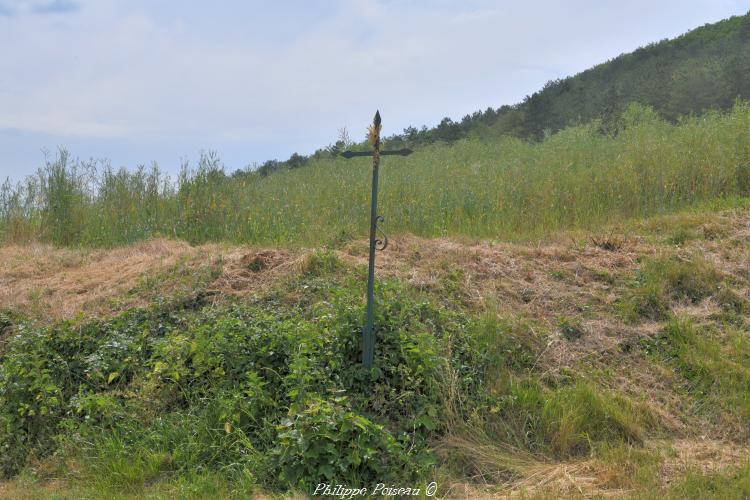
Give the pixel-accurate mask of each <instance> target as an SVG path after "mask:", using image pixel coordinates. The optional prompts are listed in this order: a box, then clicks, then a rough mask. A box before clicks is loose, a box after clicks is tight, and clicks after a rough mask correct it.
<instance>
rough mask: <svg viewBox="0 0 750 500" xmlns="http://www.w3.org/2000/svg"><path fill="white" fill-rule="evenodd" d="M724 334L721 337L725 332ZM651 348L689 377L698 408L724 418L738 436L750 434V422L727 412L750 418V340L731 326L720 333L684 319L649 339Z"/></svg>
mask: <svg viewBox="0 0 750 500" xmlns="http://www.w3.org/2000/svg"><path fill="white" fill-rule="evenodd" d="M719 333H720V334H721V335H719ZM645 346H646V349H647V350H649V351H651V352H654V353H659V354H661V355H663V356H665V359H666V360H667V361H668V362H669V363H670V364H672V365H673V366H674V367H675V368H676V369H677V371H678V372H679V373H680V375H681V376H682V377H684V378H685V379H686V380H687V381H688V385H687V393H688V395H689V396H690V397H691V398H692V402H693V405H692V411H693V412H697V413H707V414H709V415H712V416H713V417H714V418H717V419H719V418H721V419H722V423H723V424H724V425H726V426H727V429H730V428H732V430H733V432H735V433H736V437H738V438H741V437H743V436H744V437H750V433H748V429H747V427H746V426H745V425H737V424H732V423H731V421H730V420H729V419H727V418H726V416H725V415H726V414H727V413H729V414H731V415H736V416H737V417H739V419H740V421H742V422H747V420H748V419H750V392H749V391H748V387H750V367H749V366H748V364H747V362H748V360H750V339H748V337H747V335H746V333H745V332H743V331H740V330H734V329H731V328H726V327H725V328H722V329H721V330H719V331H716V330H714V329H711V328H699V327H696V326H695V325H693V324H692V323H691V322H690V321H689V320H687V319H684V318H674V319H672V320H670V321H669V322H668V323H667V325H666V327H665V328H664V331H663V333H662V335H661V336H659V337H657V338H655V339H653V340H650V341H648V342H646V343H645Z"/></svg>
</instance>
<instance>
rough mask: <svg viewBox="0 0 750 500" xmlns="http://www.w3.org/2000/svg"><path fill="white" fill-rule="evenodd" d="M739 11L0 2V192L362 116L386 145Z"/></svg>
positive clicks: (257, 150) (723, 6)
mask: <svg viewBox="0 0 750 500" xmlns="http://www.w3.org/2000/svg"><path fill="white" fill-rule="evenodd" d="M748 10H750V0H747V1H739V0H738V1H735V0H664V1H654V0H649V1H645V0H631V1H629V2H602V1H596V0H567V1H563V0H559V1H558V0H547V1H541V0H537V1H525V2H515V1H513V2H512V1H494V2H493V1H483V0H463V1H448V0H432V1H427V0H347V1H345V0H340V1H337V0H308V1H282V0H279V1H276V2H270V1H266V2H259V1H234V0H224V1H221V0H217V1H216V2H197V1H193V2H188V1H181V2H178V1H167V0H152V1H142V0H131V1H125V0H0V150H1V151H2V157H1V158H0V178H5V177H6V176H10V177H11V178H20V177H21V176H23V175H26V174H30V173H33V172H34V171H35V170H36V168H37V167H38V166H40V165H41V164H42V163H43V162H44V155H43V153H42V151H44V150H48V151H52V152H54V151H55V150H56V149H57V147H60V146H62V147H66V148H67V149H69V150H70V151H71V153H72V154H73V155H74V156H77V157H81V158H91V157H93V158H106V159H109V160H110V161H111V163H112V165H113V166H116V167H119V166H126V167H135V166H137V165H138V164H150V162H152V161H156V162H157V163H158V164H159V165H160V166H161V167H163V168H165V169H167V170H168V171H171V172H176V171H177V169H178V167H179V164H180V161H181V160H182V159H188V160H193V161H194V160H196V159H197V157H198V155H199V152H200V151H201V150H215V151H217V152H218V153H219V155H220V157H221V158H222V159H223V161H224V163H225V164H226V166H227V169H229V170H233V169H236V168H243V167H245V166H247V165H249V164H252V163H253V162H263V161H264V160H267V159H271V158H278V159H285V158H288V157H289V155H290V154H291V153H292V152H295V151H296V152H300V153H303V154H304V153H310V152H312V151H314V150H315V149H316V148H318V147H322V146H325V145H327V144H329V143H332V142H334V141H335V140H336V137H337V135H338V130H339V129H341V128H342V127H347V129H348V130H349V131H350V133H351V135H352V136H353V137H354V138H356V139H360V138H362V137H364V132H365V127H366V125H367V123H368V122H369V121H370V120H371V118H372V114H373V112H374V111H375V109H376V108H379V109H380V111H381V114H382V115H383V125H384V133H385V134H386V135H389V134H392V133H396V132H399V131H401V130H402V129H403V128H404V127H406V126H409V125H415V126H421V125H423V124H426V125H434V124H436V123H437V122H439V121H440V119H441V118H442V117H444V116H450V117H452V118H454V119H460V118H461V117H462V116H463V115H465V114H467V113H471V112H472V111H475V110H477V109H485V108H487V107H488V106H493V107H498V106H500V105H502V104H513V103H515V102H518V101H520V100H522V99H523V97H524V96H525V95H527V94H530V93H532V92H533V91H535V90H537V89H539V88H540V87H541V86H543V85H544V83H545V82H546V81H548V80H550V79H554V78H559V77H564V76H567V75H571V74H574V73H577V72H579V71H582V70H584V69H586V68H588V67H590V66H592V65H594V64H597V63H599V62H603V61H605V60H607V59H609V58H612V57H615V56H617V55H618V54H620V53H622V52H629V51H631V50H633V49H635V48H636V47H638V46H641V45H644V44H646V43H649V42H652V41H658V40H660V39H663V38H667V37H673V36H676V35H679V34H681V33H683V32H685V31H687V30H689V29H692V28H694V27H697V26H700V25H702V24H705V23H709V22H715V21H718V20H720V19H723V18H726V17H729V16H731V15H737V14H744V13H746V12H747V11H748Z"/></svg>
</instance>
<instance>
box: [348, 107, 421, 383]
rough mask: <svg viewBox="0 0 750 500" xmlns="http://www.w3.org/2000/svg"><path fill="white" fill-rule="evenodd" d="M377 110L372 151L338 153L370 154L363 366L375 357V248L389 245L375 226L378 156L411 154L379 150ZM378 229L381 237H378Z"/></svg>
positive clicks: (371, 132)
mask: <svg viewBox="0 0 750 500" xmlns="http://www.w3.org/2000/svg"><path fill="white" fill-rule="evenodd" d="M380 124H381V120H380V111H376V112H375V118H374V119H373V121H372V125H371V126H370V127H369V129H368V132H369V133H368V138H369V140H370V144H371V145H372V151H344V152H343V153H341V156H343V157H344V158H347V159H348V158H354V157H355V156H372V195H371V201H370V254H369V257H368V262H367V310H366V312H365V325H364V327H363V328H362V364H363V365H364V367H365V368H372V363H373V359H374V357H375V333H374V331H373V315H374V308H375V251H376V250H385V248H386V247H387V246H388V237H387V236H386V235H385V233H384V232H383V230H382V229H381V228H380V227H379V226H378V222H381V223H382V222H383V220H384V219H383V216H382V215H378V170H379V168H380V157H381V156H387V155H399V156H407V155H409V154H411V150H410V149H406V148H404V149H399V150H394V151H381V150H380V128H381V126H380ZM378 232H380V234H382V235H383V239H382V240H381V239H379V238H378Z"/></svg>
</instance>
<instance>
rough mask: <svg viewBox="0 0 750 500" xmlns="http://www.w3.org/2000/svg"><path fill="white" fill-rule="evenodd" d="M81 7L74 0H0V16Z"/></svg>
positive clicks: (59, 11)
mask: <svg viewBox="0 0 750 500" xmlns="http://www.w3.org/2000/svg"><path fill="white" fill-rule="evenodd" d="M80 9H81V6H80V5H79V3H78V2H77V1H75V0H0V16H2V17H15V16H17V15H18V14H67V13H71V12H78V11H79V10H80Z"/></svg>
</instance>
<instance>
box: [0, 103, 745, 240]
mask: <svg viewBox="0 0 750 500" xmlns="http://www.w3.org/2000/svg"><path fill="white" fill-rule="evenodd" d="M369 170H370V163H369V161H368V160H367V159H354V160H345V159H343V158H335V159H334V158H329V159H321V160H316V161H312V162H311V163H310V164H309V166H307V167H304V168H300V169H295V170H288V171H281V172H278V173H275V174H274V175H269V176H266V177H263V176H261V175H257V174H253V173H246V174H244V175H234V176H228V175H226V174H225V173H224V170H223V166H222V164H221V162H220V160H219V159H218V158H217V157H216V156H215V155H204V156H203V157H202V158H201V159H200V161H199V163H198V165H197V167H196V168H194V169H190V168H188V167H187V166H185V167H183V169H182V171H181V173H180V175H179V176H178V177H177V179H176V180H174V181H173V180H170V179H169V178H168V177H167V176H166V175H165V174H164V173H162V172H161V171H160V170H159V169H158V167H156V166H153V167H152V168H151V169H145V168H143V167H141V168H139V169H137V170H136V171H124V170H120V171H114V170H113V169H111V168H110V167H109V166H108V165H106V164H104V165H103V164H101V163H92V162H89V163H81V162H75V161H71V160H70V159H69V158H68V155H67V153H65V152H61V153H60V154H59V156H58V157H57V158H56V159H55V160H54V161H50V162H48V164H47V165H46V166H45V167H44V168H42V169H40V170H39V173H38V175H37V176H36V177H35V178H30V179H27V180H26V182H25V183H23V184H21V185H18V186H13V185H11V184H10V183H8V182H6V183H5V184H4V185H3V186H2V190H1V192H0V241H6V242H8V241H15V240H18V239H25V238H35V239H41V240H46V241H51V242H54V243H56V244H63V245H70V244H80V245H93V246H111V245H117V244H122V243H128V242H132V241H135V240H138V239H141V238H146V237H149V236H155V235H169V236H173V237H178V238H182V239H186V240H188V241H190V242H192V243H200V242H205V241H213V240H225V241H230V242H248V243H259V244H276V245H292V246H295V245H319V244H321V243H332V242H335V241H341V240H342V239H347V238H351V237H363V236H365V235H366V232H367V226H368V220H367V218H368V210H369V208H368V207H369V194H370V186H369V182H370V176H369ZM381 179H382V181H381V192H380V206H381V207H382V209H381V212H382V213H383V215H384V216H385V218H386V223H385V226H386V227H387V230H388V231H390V232H411V233H415V234H417V235H421V236H428V237H429V236H440V235H446V234H450V235H468V236H473V237H491V238H502V239H523V238H529V237H535V236H539V235H543V234H545V233H546V232H549V231H555V230H559V229H570V228H589V227H594V226H596V225H600V224H603V223H607V222H611V221H615V220H619V219H622V218H631V217H640V216H645V215H651V214H656V213H663V212H669V211H672V210H675V209H678V208H682V207H685V206H689V205H691V204H693V203H696V202H701V201H706V200H711V199H715V198H721V197H729V196H738V195H739V196H743V195H747V194H750V105H749V104H748V103H747V102H738V103H737V104H736V105H735V106H734V108H733V109H732V110H731V111H730V112H728V113H723V114H722V113H717V112H711V113H708V114H705V115H703V116H701V117H687V118H684V119H682V120H681V121H679V122H678V123H677V124H670V123H668V122H666V121H664V120H662V119H660V118H659V117H658V116H657V115H656V114H655V113H654V112H653V111H652V110H650V109H649V108H644V107H641V106H637V105H634V106H631V107H630V108H629V109H628V110H627V111H626V112H625V113H624V115H623V116H622V118H621V121H620V124H619V129H618V132H617V134H614V135H612V134H607V133H604V132H602V128H601V127H600V126H599V123H598V122H593V123H591V124H588V125H581V126H575V127H570V128H567V129H565V130H562V131H561V132H559V133H557V134H554V135H552V136H550V137H548V138H546V139H545V140H544V141H542V142H540V143H529V142H524V141H521V140H518V139H512V138H500V139H497V140H494V141H481V140H476V139H474V140H464V141H460V142H458V143H455V144H453V145H451V146H447V145H432V146H429V147H426V148H424V149H422V150H419V151H418V152H416V153H414V154H413V155H411V156H409V157H406V158H400V157H388V158H385V159H384V160H383V162H382V173H381Z"/></svg>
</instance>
